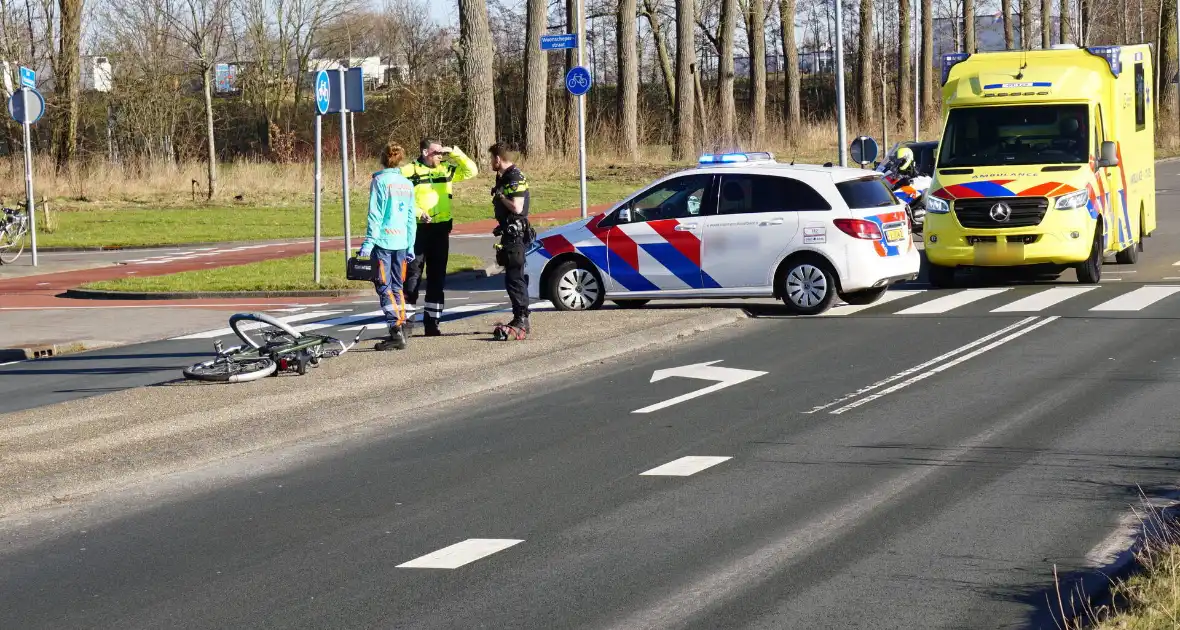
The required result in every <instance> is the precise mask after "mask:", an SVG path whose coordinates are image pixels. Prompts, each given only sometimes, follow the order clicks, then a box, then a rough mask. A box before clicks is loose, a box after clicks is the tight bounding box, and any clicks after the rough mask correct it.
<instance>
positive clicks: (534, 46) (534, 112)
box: [475, 0, 549, 158]
mask: <svg viewBox="0 0 1180 630" xmlns="http://www.w3.org/2000/svg"><path fill="white" fill-rule="evenodd" d="M548 12H549V8H548V6H547V5H546V2H545V0H528V7H527V9H526V15H525V31H526V32H527V34H526V36H525V41H526V42H527V44H526V45H525V51H526V52H525V57H526V67H525V75H524V84H525V90H526V92H527V96H526V98H525V104H524V153H525V155H526V156H528V157H530V158H544V157H545V154H546V153H547V152H548V146H546V138H545V120H546V107H547V106H548V103H547V101H548V98H549V59H548V58H547V57H546V55H547V54H548V53H546V52H545V51H543V50H541V43H540V42H541V36H542V35H544V34H545V28H546V26H548V22H549V17H548ZM475 149H476V150H479V149H482V147H476V148H475Z"/></svg>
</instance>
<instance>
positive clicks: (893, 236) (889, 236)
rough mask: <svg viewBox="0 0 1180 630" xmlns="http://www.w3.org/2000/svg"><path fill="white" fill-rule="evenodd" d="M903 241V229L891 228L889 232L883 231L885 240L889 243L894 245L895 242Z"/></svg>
mask: <svg viewBox="0 0 1180 630" xmlns="http://www.w3.org/2000/svg"><path fill="white" fill-rule="evenodd" d="M904 239H905V229H904V228H892V229H889V230H885V240H887V241H889V242H890V243H896V242H897V241H901V240H904Z"/></svg>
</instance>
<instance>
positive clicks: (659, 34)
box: [643, 0, 676, 115]
mask: <svg viewBox="0 0 1180 630" xmlns="http://www.w3.org/2000/svg"><path fill="white" fill-rule="evenodd" d="M643 14H644V15H646V16H647V23H648V25H649V26H650V27H651V36H652V39H654V40H655V43H656V55H658V56H659V58H660V72H661V73H663V75H664V89H665V90H666V91H667V92H668V108H669V109H670V110H671V112H672V114H673V115H675V113H676V77H674V76H673V75H672V59H671V56H670V55H669V54H668V40H666V39H665V38H664V31H663V30H661V29H660V16H659V14H658V13H656V4H655V2H654V1H653V0H643Z"/></svg>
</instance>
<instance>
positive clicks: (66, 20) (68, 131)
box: [53, 0, 83, 171]
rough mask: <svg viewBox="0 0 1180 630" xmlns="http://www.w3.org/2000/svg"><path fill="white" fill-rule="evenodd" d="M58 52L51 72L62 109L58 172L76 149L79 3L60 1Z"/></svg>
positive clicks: (54, 88) (69, 0) (80, 4)
mask: <svg viewBox="0 0 1180 630" xmlns="http://www.w3.org/2000/svg"><path fill="white" fill-rule="evenodd" d="M60 4H61V29H60V30H61V37H60V42H59V43H60V48H59V52H58V55H57V58H56V62H57V63H55V64H54V68H53V75H54V76H55V77H56V78H57V80H56V81H55V82H54V86H53V91H54V93H55V95H56V96H57V101H58V106H59V107H62V108H63V111H62V120H61V127H62V128H60V129H58V136H57V137H58V145H57V169H58V170H59V171H61V170H62V169H64V168H66V166H68V165H69V163H70V162H71V161H72V160H73V159H74V151H75V150H76V149H77V146H78V80H79V74H80V71H81V67H80V64H81V60H80V59H79V55H80V54H81V45H82V10H83V7H82V0H61V3H60Z"/></svg>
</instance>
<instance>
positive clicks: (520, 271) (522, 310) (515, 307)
mask: <svg viewBox="0 0 1180 630" xmlns="http://www.w3.org/2000/svg"><path fill="white" fill-rule="evenodd" d="M525 249H526V247H525V246H524V245H522V244H518V243H503V242H502V243H501V249H500V251H499V252H498V255H497V256H496V259H497V260H496V262H497V263H499V264H500V266H501V267H503V268H504V289H505V290H507V291H508V300H509V301H510V302H512V314H513V315H526V316H527V315H528V314H529V277H528V276H527V275H525V273H524V261H525Z"/></svg>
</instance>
